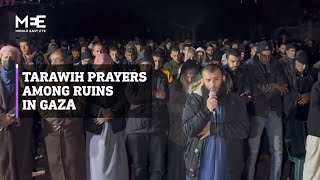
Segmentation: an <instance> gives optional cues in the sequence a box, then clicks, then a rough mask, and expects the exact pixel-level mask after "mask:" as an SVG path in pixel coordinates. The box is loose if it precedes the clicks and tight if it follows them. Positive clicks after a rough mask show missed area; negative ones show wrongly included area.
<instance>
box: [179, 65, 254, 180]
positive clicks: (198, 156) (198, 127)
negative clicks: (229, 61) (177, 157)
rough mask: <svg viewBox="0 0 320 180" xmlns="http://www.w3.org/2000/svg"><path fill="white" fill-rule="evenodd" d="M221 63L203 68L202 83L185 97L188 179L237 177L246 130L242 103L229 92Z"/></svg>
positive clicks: (240, 170)
mask: <svg viewBox="0 0 320 180" xmlns="http://www.w3.org/2000/svg"><path fill="white" fill-rule="evenodd" d="M225 79H226V78H225V75H224V74H223V70H222V68H221V67H219V66H217V65H212V64H210V65H207V66H205V67H204V68H203V69H202V80H203V86H200V87H199V88H198V89H197V90H195V91H194V92H193V93H192V94H191V95H190V96H189V97H188V99H187V101H186V104H185V107H184V110H183V116H182V121H183V131H184V133H185V134H186V135H187V136H188V143H187V149H186V154H185V164H186V168H187V180H191V179H199V180H240V179H241V174H242V171H243V168H244V159H243V140H244V139H245V138H246V137H247V136H248V134H249V120H248V114H247V109H246V105H245V103H244V102H243V101H242V100H241V99H240V97H239V96H238V95H236V94H233V93H230V92H228V88H227V83H226V82H225Z"/></svg>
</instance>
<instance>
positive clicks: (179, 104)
mask: <svg viewBox="0 0 320 180" xmlns="http://www.w3.org/2000/svg"><path fill="white" fill-rule="evenodd" d="M201 85H202V82H201V76H200V75H198V77H197V80H196V81H195V82H194V83H192V84H191V85H189V86H188V85H187V84H186V82H185V80H184V76H183V75H182V76H181V77H180V78H179V79H177V80H175V81H173V83H172V84H170V85H169V93H170V99H169V102H168V112H169V119H170V130H169V140H171V141H172V142H174V143H176V144H178V145H179V146H182V147H184V146H185V145H186V144H187V136H186V135H185V134H184V132H183V130H182V113H183V107H184V104H185V102H186V100H187V97H188V96H189V95H190V94H191V93H192V92H193V91H194V90H195V89H196V88H197V87H198V86H201ZM186 88H187V89H186Z"/></svg>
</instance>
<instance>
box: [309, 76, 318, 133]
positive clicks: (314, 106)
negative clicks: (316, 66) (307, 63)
mask: <svg viewBox="0 0 320 180" xmlns="http://www.w3.org/2000/svg"><path fill="white" fill-rule="evenodd" d="M319 76H320V74H319ZM319 117H320V79H319V80H318V81H317V82H316V83H315V84H314V85H313V88H312V90H311V96H310V111H309V118H308V131H309V135H312V136H316V137H319V138H320V120H319Z"/></svg>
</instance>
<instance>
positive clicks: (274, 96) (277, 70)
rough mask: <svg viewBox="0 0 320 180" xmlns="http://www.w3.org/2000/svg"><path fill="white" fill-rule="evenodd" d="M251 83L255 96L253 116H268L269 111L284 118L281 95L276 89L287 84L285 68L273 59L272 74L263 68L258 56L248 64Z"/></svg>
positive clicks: (271, 63)
mask: <svg viewBox="0 0 320 180" xmlns="http://www.w3.org/2000/svg"><path fill="white" fill-rule="evenodd" d="M246 66H247V69H248V73H249V74H250V76H249V82H250V84H251V89H252V91H253V92H252V94H253V108H254V112H253V114H254V115H256V116H267V115H268V113H269V111H275V112H276V113H277V115H278V117H281V116H282V101H281V94H280V93H279V91H278V90H277V89H276V85H277V84H287V81H286V77H285V75H284V72H283V66H282V65H281V64H280V63H278V61H277V60H276V59H274V58H273V57H272V58H271V60H270V67H271V68H270V69H271V71H270V73H268V72H267V70H266V69H265V68H264V67H263V64H262V63H261V62H260V60H259V57H258V56H254V58H253V59H250V60H248V61H247V62H246Z"/></svg>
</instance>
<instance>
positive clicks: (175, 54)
mask: <svg viewBox="0 0 320 180" xmlns="http://www.w3.org/2000/svg"><path fill="white" fill-rule="evenodd" d="M170 57H171V61H169V62H167V63H165V64H164V66H163V69H167V70H169V72H170V74H171V75H172V76H173V79H177V75H178V72H179V68H180V66H181V65H182V63H181V62H180V50H179V48H177V47H174V48H172V49H171V54H170Z"/></svg>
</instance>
